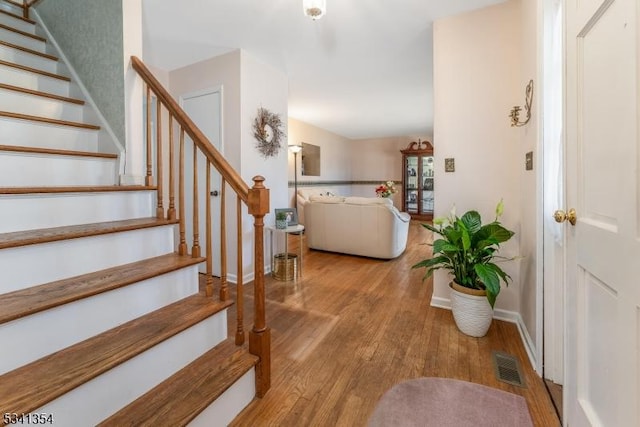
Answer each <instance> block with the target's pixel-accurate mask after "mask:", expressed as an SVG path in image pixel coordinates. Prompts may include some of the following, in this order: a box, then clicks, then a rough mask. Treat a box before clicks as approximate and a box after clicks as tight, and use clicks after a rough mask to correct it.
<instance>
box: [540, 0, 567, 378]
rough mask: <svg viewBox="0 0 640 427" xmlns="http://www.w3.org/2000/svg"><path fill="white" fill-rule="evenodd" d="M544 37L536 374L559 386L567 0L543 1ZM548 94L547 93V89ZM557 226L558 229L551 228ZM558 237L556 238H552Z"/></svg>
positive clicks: (561, 372) (562, 316) (562, 317)
mask: <svg viewBox="0 0 640 427" xmlns="http://www.w3.org/2000/svg"><path fill="white" fill-rule="evenodd" d="M554 3H555V4H558V3H559V5H560V8H561V14H562V17H561V22H562V27H561V29H560V31H559V34H553V35H550V31H551V30H552V27H553V23H552V22H551V18H552V16H550V15H551V14H552V13H553V12H554ZM541 30H542V31H541V34H542V38H541V40H540V43H541V45H542V53H541V57H542V72H541V74H542V76H543V82H542V83H543V84H542V88H543V90H541V91H540V93H541V96H540V99H541V103H542V105H543V108H542V110H543V113H542V114H541V116H542V120H541V122H542V124H541V129H540V132H541V133H540V134H541V135H542V138H540V139H541V140H542V141H543V142H542V150H541V154H542V156H541V157H542V165H541V166H542V167H541V169H542V173H541V175H542V176H541V179H540V181H539V183H540V188H541V195H542V197H541V199H540V203H539V204H538V208H539V209H540V213H539V218H540V220H541V222H542V223H541V227H540V228H541V229H540V235H539V241H540V242H542V244H541V246H542V248H541V249H540V258H539V259H540V260H541V262H540V263H539V277H540V280H541V282H542V283H541V286H539V292H540V295H539V299H538V301H540V304H539V305H538V307H539V309H538V319H539V325H540V328H541V330H542V333H541V334H538V338H539V340H538V343H537V345H538V354H539V357H540V359H539V360H540V362H539V365H540V370H539V371H538V373H539V374H540V375H541V376H542V377H543V378H545V379H549V380H551V381H553V382H554V383H556V384H563V383H564V333H565V299H564V292H565V284H566V261H565V260H566V233H565V227H562V225H561V224H555V223H550V222H551V215H552V214H553V211H555V210H556V209H565V205H566V165H565V162H566V141H565V138H566V136H565V129H564V123H565V103H566V99H565V93H564V81H565V78H566V77H565V74H566V66H565V60H564V55H565V41H564V40H565V23H564V2H563V1H562V0H545V1H544V3H543V13H542V23H541ZM558 39H560V42H561V46H562V47H561V49H562V50H561V56H562V64H561V76H562V87H563V89H562V90H561V91H560V93H561V98H562V99H561V100H560V104H561V105H559V106H558V107H559V112H560V115H561V120H562V122H561V128H562V131H561V135H560V144H561V147H559V149H558V151H556V152H555V153H553V152H551V151H550V148H551V147H550V146H549V144H550V143H549V142H548V141H549V139H550V136H549V133H548V132H549V131H550V130H549V127H551V126H550V122H551V120H552V119H551V116H550V112H551V110H552V108H551V107H550V105H549V100H548V93H549V92H550V91H551V90H552V89H551V87H550V86H551V82H549V81H545V80H544V76H545V75H547V74H548V73H549V72H552V71H550V70H549V67H550V66H551V65H550V62H551V59H550V57H549V54H548V47H549V46H550V45H552V44H557V43H558ZM545 92H546V93H545ZM558 154H560V155H561V156H562V159H561V161H560V162H559V167H560V168H561V170H560V176H557V175H555V174H554V171H551V170H550V168H551V165H550V163H551V162H550V159H551V158H552V156H556V155H558ZM549 181H554V182H556V183H557V188H558V191H559V192H560V197H559V198H558V200H556V203H557V204H558V206H552V205H553V202H552V201H550V200H549V199H548V193H547V191H548V188H549V184H548V182H549ZM554 226H557V227H556V228H555V229H553V228H552V227H554ZM554 237H555V238H554Z"/></svg>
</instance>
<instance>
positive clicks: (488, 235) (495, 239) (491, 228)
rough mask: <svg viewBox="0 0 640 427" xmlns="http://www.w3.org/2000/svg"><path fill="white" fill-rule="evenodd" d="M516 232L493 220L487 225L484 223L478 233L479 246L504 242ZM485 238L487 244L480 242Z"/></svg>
mask: <svg viewBox="0 0 640 427" xmlns="http://www.w3.org/2000/svg"><path fill="white" fill-rule="evenodd" d="M514 234H515V233H514V232H513V231H510V230H507V229H506V228H504V227H503V226H502V225H500V224H499V223H497V222H492V223H489V224H486V225H483V226H482V227H481V228H480V230H478V233H477V234H476V236H475V237H476V238H477V242H478V244H477V245H478V247H484V246H488V245H495V244H499V243H502V242H506V241H507V240H509V239H510V238H511V237H512V236H513V235H514ZM483 240H486V241H487V242H488V243H487V244H484V243H483V244H482V245H481V244H480V242H482V241H483Z"/></svg>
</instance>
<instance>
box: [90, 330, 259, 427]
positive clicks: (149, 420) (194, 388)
mask: <svg viewBox="0 0 640 427" xmlns="http://www.w3.org/2000/svg"><path fill="white" fill-rule="evenodd" d="M257 361H258V357H257V356H254V355H252V354H250V353H249V352H248V350H247V349H246V348H244V347H238V346H236V345H235V343H234V342H233V339H227V340H225V341H223V342H222V343H220V344H219V345H217V346H216V347H215V348H213V349H211V350H209V351H208V352H207V353H205V354H204V355H202V356H201V357H199V358H198V359H196V360H195V361H193V362H192V363H190V364H189V365H187V366H186V367H185V368H183V369H182V370H180V371H178V372H177V373H176V374H174V375H173V376H171V377H170V378H168V379H167V380H165V381H164V382H162V383H161V384H159V385H158V386H156V387H155V388H153V389H151V390H150V391H149V392H147V393H146V394H144V395H143V396H141V397H140V398H138V399H137V400H135V401H134V402H132V403H131V404H129V405H127V406H126V407H124V408H123V409H121V410H120V411H118V412H117V413H115V414H114V415H112V416H111V417H109V418H107V419H106V420H104V421H103V422H102V423H100V424H98V425H99V426H101V427H109V426H115V427H119V426H123V425H132V424H131V422H132V421H131V420H135V424H136V425H139V426H156V425H186V424H187V423H188V422H190V421H191V420H193V419H194V418H195V417H196V416H197V415H198V414H199V413H200V412H202V411H203V410H204V409H206V408H207V406H209V405H210V404H211V403H212V402H213V401H214V400H216V399H217V398H218V397H219V396H220V395H222V393H224V392H225V391H226V390H227V389H228V388H229V387H230V386H231V385H233V384H234V383H235V381H237V380H238V379H239V378H240V377H241V376H242V375H244V374H245V373H246V372H247V371H248V370H249V369H251V368H253V367H254V366H255V365H256V363H257ZM176 396H180V399H176Z"/></svg>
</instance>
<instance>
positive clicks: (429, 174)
mask: <svg viewBox="0 0 640 427" xmlns="http://www.w3.org/2000/svg"><path fill="white" fill-rule="evenodd" d="M400 152H401V153H402V170H403V174H402V210H403V211H405V212H407V213H408V214H409V215H411V218H412V219H418V220H423V221H428V220H432V219H433V195H434V192H433V171H434V168H433V166H434V162H433V145H431V143H430V142H429V141H420V140H419V139H418V142H412V143H411V144H409V146H408V147H407V148H405V149H404V150H400Z"/></svg>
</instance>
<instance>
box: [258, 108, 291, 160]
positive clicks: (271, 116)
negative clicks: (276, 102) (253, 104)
mask: <svg viewBox="0 0 640 427" xmlns="http://www.w3.org/2000/svg"><path fill="white" fill-rule="evenodd" d="M253 136H254V137H255V139H257V140H258V144H257V145H256V148H257V149H258V151H259V152H260V154H262V156H263V157H265V158H266V157H273V156H277V155H278V152H279V151H280V140H281V139H282V137H284V136H285V133H284V132H283V131H282V120H280V116H279V115H277V114H275V113H272V112H270V111H269V110H267V109H266V108H262V107H260V108H258V115H257V116H256V118H255V120H254V121H253Z"/></svg>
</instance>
